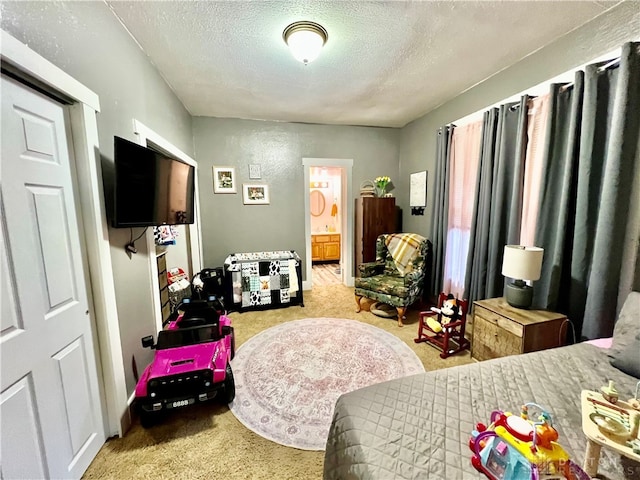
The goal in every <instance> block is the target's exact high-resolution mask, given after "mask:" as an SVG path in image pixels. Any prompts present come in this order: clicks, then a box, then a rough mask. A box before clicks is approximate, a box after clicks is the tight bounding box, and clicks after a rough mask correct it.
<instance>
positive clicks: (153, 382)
mask: <svg viewBox="0 0 640 480" xmlns="http://www.w3.org/2000/svg"><path fill="white" fill-rule="evenodd" d="M157 386H158V382H157V381H156V380H151V381H150V382H149V387H150V388H156V387H157Z"/></svg>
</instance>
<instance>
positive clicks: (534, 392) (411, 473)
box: [324, 292, 640, 480]
mask: <svg viewBox="0 0 640 480" xmlns="http://www.w3.org/2000/svg"><path fill="white" fill-rule="evenodd" d="M634 293H635V292H634ZM625 309H626V314H628V315H627V316H625V321H624V322H623V321H622V317H623V313H621V317H620V320H619V321H618V323H617V324H616V330H615V331H614V337H613V342H614V343H613V346H612V347H611V349H606V348H601V347H599V346H596V345H593V344H589V343H580V344H576V345H571V346H567V347H561V348H556V349H552V350H545V351H541V352H534V353H529V354H524V355H516V356H510V357H505V358H499V359H495V360H490V361H486V362H479V363H474V364H470V365H463V366H459V367H452V368H447V369H443V370H436V371H432V372H426V373H423V374H419V375H414V376H410V377H405V378H401V379H397V380H392V381H389V382H384V383H380V384H377V385H373V386H370V387H367V388H363V389H361V390H357V391H355V392H350V393H347V394H345V395H342V396H341V397H340V398H339V399H338V401H337V403H336V407H335V412H334V417H333V422H332V425H331V428H330V431H329V437H328V440H327V446H326V451H325V461H324V478H325V480H334V479H335V480H337V479H342V480H347V479H356V478H357V479H392V478H393V479H396V478H397V479H446V480H456V479H465V480H466V479H476V478H484V477H482V476H481V474H479V473H478V472H477V471H476V470H475V469H474V468H473V467H472V466H471V463H470V456H471V452H470V450H469V447H468V441H469V437H470V433H471V431H472V430H473V428H474V426H475V424H476V423H477V422H484V423H487V422H488V419H489V418H490V414H491V412H492V411H493V410H498V409H500V410H509V411H514V410H516V411H518V409H519V408H520V406H521V405H522V404H523V403H526V402H535V403H538V404H540V405H542V406H544V407H546V408H547V409H548V410H549V411H550V412H552V414H553V417H554V426H555V427H556V428H557V430H558V432H559V434H560V439H559V442H560V444H561V445H562V446H563V447H564V448H565V450H567V451H568V452H569V454H570V455H571V456H572V458H573V459H574V461H576V462H577V463H579V464H582V462H583V460H584V454H585V448H586V444H587V441H586V438H585V437H584V435H583V433H582V427H581V410H580V393H581V391H582V390H584V389H591V390H598V389H599V388H600V387H601V386H602V385H605V384H606V383H607V382H608V381H609V380H613V381H614V382H615V383H616V386H617V388H618V391H619V393H620V398H621V399H627V398H631V397H633V395H634V392H635V387H636V384H637V382H638V380H639V378H638V377H640V374H638V372H637V371H632V372H631V373H634V375H630V374H628V373H624V372H623V371H621V370H620V369H618V368H616V367H614V366H612V364H611V362H610V357H611V356H613V357H614V358H615V356H620V355H622V354H623V353H624V354H625V355H627V356H629V355H630V358H631V359H632V361H633V362H636V365H635V366H636V367H637V368H640V367H639V366H638V365H640V348H638V345H640V344H639V343H638V342H639V341H640V334H638V332H640V294H637V295H636V296H634V297H633V298H632V297H631V296H630V297H629V298H628V299H627V302H625V306H624V308H623V312H625ZM634 337H635V342H636V343H635V344H634V343H633V341H634ZM634 345H635V346H634ZM636 348H637V350H636ZM625 352H626V353H625ZM625 370H626V371H627V372H629V370H628V368H625ZM598 473H599V476H601V477H602V478H607V479H610V480H618V479H628V478H639V479H640V464H638V463H636V462H633V461H632V460H628V459H626V458H623V457H620V455H617V454H614V453H612V452H611V451H609V450H608V449H606V448H603V449H602V453H601V457H600V464H599V472H598Z"/></svg>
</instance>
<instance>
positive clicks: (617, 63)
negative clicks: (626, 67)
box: [560, 57, 620, 92]
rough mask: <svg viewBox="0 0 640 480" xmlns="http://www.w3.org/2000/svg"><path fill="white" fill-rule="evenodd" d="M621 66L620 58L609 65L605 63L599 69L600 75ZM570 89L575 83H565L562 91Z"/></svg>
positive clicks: (561, 88) (609, 62) (611, 61)
mask: <svg viewBox="0 0 640 480" xmlns="http://www.w3.org/2000/svg"><path fill="white" fill-rule="evenodd" d="M619 66H620V57H618V58H614V59H613V60H610V61H608V62H607V63H605V64H604V65H602V66H601V67H598V73H600V72H604V71H605V70H607V69H608V68H612V67H619ZM570 88H573V82H569V83H565V84H564V85H562V86H561V87H560V91H561V92H564V91H566V90H569V89H570Z"/></svg>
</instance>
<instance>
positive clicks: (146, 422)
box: [140, 409, 157, 428]
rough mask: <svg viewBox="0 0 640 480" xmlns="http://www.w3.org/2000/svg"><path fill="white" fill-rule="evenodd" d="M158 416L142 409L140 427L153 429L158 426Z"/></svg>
mask: <svg viewBox="0 0 640 480" xmlns="http://www.w3.org/2000/svg"><path fill="white" fill-rule="evenodd" d="M156 421H157V414H155V413H151V412H146V411H144V410H142V409H140V425H142V428H151V427H153V426H154V425H155V424H156Z"/></svg>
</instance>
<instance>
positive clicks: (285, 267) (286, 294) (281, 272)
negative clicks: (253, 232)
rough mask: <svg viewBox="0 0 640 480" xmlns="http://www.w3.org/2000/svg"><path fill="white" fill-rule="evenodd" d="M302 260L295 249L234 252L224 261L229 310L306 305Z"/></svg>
mask: <svg viewBox="0 0 640 480" xmlns="http://www.w3.org/2000/svg"><path fill="white" fill-rule="evenodd" d="M301 269H302V260H301V259H300V256H299V255H298V254H297V253H296V252H295V251H293V250H280V251H273V252H247V253H234V254H231V255H229V256H228V257H227V258H226V260H225V261H224V278H225V282H226V291H227V292H228V294H227V296H226V297H227V298H226V300H227V307H228V309H229V310H230V311H233V310H236V311H245V310H264V309H269V308H282V307H288V306H291V305H301V306H304V301H303V295H302V270H301Z"/></svg>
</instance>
